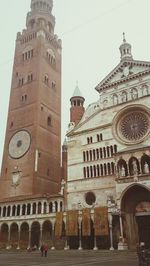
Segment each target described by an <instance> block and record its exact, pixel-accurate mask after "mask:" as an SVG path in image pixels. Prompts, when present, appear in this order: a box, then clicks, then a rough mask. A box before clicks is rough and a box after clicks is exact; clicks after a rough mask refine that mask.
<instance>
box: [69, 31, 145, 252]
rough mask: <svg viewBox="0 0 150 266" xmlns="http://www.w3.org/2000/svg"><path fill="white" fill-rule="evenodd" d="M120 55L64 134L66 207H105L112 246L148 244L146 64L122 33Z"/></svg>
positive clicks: (79, 96) (73, 104) (75, 106)
mask: <svg viewBox="0 0 150 266" xmlns="http://www.w3.org/2000/svg"><path fill="white" fill-rule="evenodd" d="M120 53H121V61H120V63H119V64H118V65H117V66H116V68H115V69H113V70H112V72H111V73H110V74H108V76H106V77H105V78H104V79H103V80H102V81H101V82H100V83H99V84H98V85H97V86H96V90H97V92H98V93H99V99H98V101H97V102H94V103H92V104H90V105H89V106H88V108H87V109H86V110H85V111H84V112H83V115H82V117H81V119H80V122H76V119H74V120H70V124H69V129H68V133H67V136H68V182H67V204H68V205H67V206H68V209H81V210H82V209H84V208H89V209H90V210H91V213H92V212H93V211H94V210H95V209H96V208H97V207H100V206H101V207H102V206H103V207H107V208H108V220H109V234H110V242H111V243H110V244H111V249H113V248H114V247H117V246H118V248H119V249H126V248H135V247H136V245H137V244H138V243H139V241H142V242H145V243H146V244H147V245H150V242H149V237H148V235H149V233H150V227H149V224H150V146H149V141H150V135H149V133H150V109H149V108H150V63H149V62H144V61H137V60H134V59H133V57H132V51H131V45H130V44H129V43H127V42H126V40H125V35H124V36H123V43H122V45H121V46H120ZM76 98H78V100H79V99H80V98H81V95H80V93H78V94H76ZM71 100H72V106H73V107H74V109H76V111H77V114H78V110H77V105H78V103H77V100H76V99H75V100H74V96H73V98H72V99H71ZM73 107H72V108H73ZM71 112H72V109H71ZM74 112H75V110H74ZM71 118H72V116H71ZM94 228H95V225H94V224H93V230H94Z"/></svg>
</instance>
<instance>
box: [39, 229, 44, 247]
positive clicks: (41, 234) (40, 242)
mask: <svg viewBox="0 0 150 266" xmlns="http://www.w3.org/2000/svg"><path fill="white" fill-rule="evenodd" d="M42 238H43V228H42V224H40V239H39V248H40V247H41V245H42Z"/></svg>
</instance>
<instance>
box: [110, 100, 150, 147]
mask: <svg viewBox="0 0 150 266" xmlns="http://www.w3.org/2000/svg"><path fill="white" fill-rule="evenodd" d="M112 130H113V134H114V137H115V138H116V139H117V140H118V141H120V142H123V143H124V144H129V145H135V144H136V143H140V142H142V141H143V140H145V138H146V137H148V135H149V133H150V115H149V109H148V108H147V107H144V106H140V105H134V106H127V107H126V108H124V109H123V110H120V112H118V113H117V115H116V116H115V118H114V121H113V125H112Z"/></svg>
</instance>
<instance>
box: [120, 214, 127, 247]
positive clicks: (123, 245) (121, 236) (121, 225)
mask: <svg viewBox="0 0 150 266" xmlns="http://www.w3.org/2000/svg"><path fill="white" fill-rule="evenodd" d="M119 224H120V239H119V243H118V250H127V249H128V246H127V244H126V243H125V241H124V236H123V222H122V214H121V212H120V213H119Z"/></svg>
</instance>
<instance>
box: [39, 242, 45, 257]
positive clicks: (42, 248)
mask: <svg viewBox="0 0 150 266" xmlns="http://www.w3.org/2000/svg"><path fill="white" fill-rule="evenodd" d="M40 250H41V257H43V253H44V245H43V244H42V245H41V248H40Z"/></svg>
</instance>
